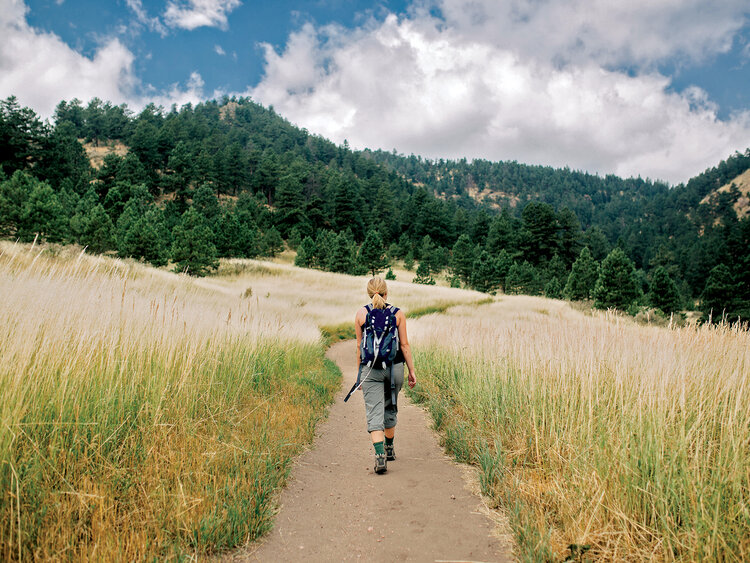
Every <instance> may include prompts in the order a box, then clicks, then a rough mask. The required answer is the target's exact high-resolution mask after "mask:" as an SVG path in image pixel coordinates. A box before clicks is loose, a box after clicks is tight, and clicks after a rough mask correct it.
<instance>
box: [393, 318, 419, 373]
mask: <svg viewBox="0 0 750 563" xmlns="http://www.w3.org/2000/svg"><path fill="white" fill-rule="evenodd" d="M396 326H398V341H399V346H400V347H401V352H402V353H403V354H404V360H405V361H406V367H407V368H409V387H414V385H415V384H416V383H417V372H416V371H414V360H413V359H412V356H411V346H410V345H409V337H408V336H407V334H406V315H404V312H403V311H399V312H398V313H396Z"/></svg>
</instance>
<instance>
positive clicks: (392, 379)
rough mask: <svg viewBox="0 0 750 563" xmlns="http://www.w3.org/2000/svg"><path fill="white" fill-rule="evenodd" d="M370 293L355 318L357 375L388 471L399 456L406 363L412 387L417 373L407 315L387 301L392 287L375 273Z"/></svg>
mask: <svg viewBox="0 0 750 563" xmlns="http://www.w3.org/2000/svg"><path fill="white" fill-rule="evenodd" d="M367 295H368V296H369V297H370V299H371V300H372V302H371V303H370V304H368V305H365V306H364V307H362V308H360V309H359V310H358V311H357V315H356V317H355V319H354V329H355V331H356V334H357V363H358V364H359V374H358V375H357V379H358V380H359V381H361V385H362V393H363V395H364V399H365V410H366V412H367V431H368V432H369V433H370V437H371V438H372V444H373V447H374V448H375V473H385V472H386V471H387V469H388V464H387V461H394V460H395V459H396V451H395V448H394V444H393V441H394V438H395V436H396V419H397V413H398V406H397V399H398V393H399V391H400V390H401V386H402V385H403V383H404V363H406V367H407V368H408V369H409V377H408V384H409V387H414V385H415V383H416V382H417V377H416V373H415V371H414V362H413V360H412V356H411V348H410V347H409V339H408V337H407V334H406V315H404V313H403V311H401V310H400V309H398V308H397V307H394V306H393V305H389V304H388V303H386V299H387V298H388V287H387V286H386V283H385V281H384V280H383V279H382V278H380V277H374V278H372V279H371V280H370V281H369V282H368V283H367ZM394 324H395V327H394V326H393V325H394ZM391 335H392V336H393V338H392V337H391ZM394 348H395V349H394Z"/></svg>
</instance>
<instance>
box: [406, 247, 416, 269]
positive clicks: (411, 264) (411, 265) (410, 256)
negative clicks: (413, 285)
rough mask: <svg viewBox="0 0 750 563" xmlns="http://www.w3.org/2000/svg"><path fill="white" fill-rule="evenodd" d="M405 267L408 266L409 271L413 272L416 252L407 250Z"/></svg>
mask: <svg viewBox="0 0 750 563" xmlns="http://www.w3.org/2000/svg"><path fill="white" fill-rule="evenodd" d="M404 268H406V270H407V271H408V272H411V271H412V270H413V269H414V253H413V252H412V251H411V250H410V251H409V252H407V253H406V256H405V257H404Z"/></svg>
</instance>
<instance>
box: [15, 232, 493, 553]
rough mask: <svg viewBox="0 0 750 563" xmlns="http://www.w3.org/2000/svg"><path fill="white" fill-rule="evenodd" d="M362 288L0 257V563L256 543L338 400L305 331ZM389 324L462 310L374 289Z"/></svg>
mask: <svg viewBox="0 0 750 563" xmlns="http://www.w3.org/2000/svg"><path fill="white" fill-rule="evenodd" d="M364 285H365V279H364V278H356V277H352V276H344V275H338V274H326V273H320V272H315V271H311V270H303V269H299V268H294V267H292V266H289V265H285V264H272V263H267V262H258V261H248V260H233V261H227V262H225V263H223V264H222V266H221V271H220V275H218V276H214V277H211V278H207V279H193V278H189V277H186V276H178V275H175V274H172V273H169V272H166V271H164V270H159V269H154V268H150V267H147V266H144V265H141V264H139V263H135V262H132V261H120V260H114V259H111V258H106V257H92V256H88V255H86V254H84V253H83V252H82V251H81V249H80V248H79V247H73V246H70V247H60V246H45V247H42V248H40V247H38V246H30V245H14V244H11V243H8V242H0V294H2V295H3V299H2V301H0V342H2V343H3V344H2V347H0V388H2V389H3V401H2V403H1V404H0V490H2V496H0V513H2V514H3V518H2V526H0V554H1V556H2V558H3V559H4V560H20V559H24V560H28V559H103V560H142V559H152V558H154V559H164V558H180V557H182V556H184V555H185V554H207V553H213V552H216V551H220V550H223V549H226V548H230V547H233V546H237V545H241V544H243V543H244V542H246V541H247V540H253V539H255V538H257V537H259V536H260V535H262V534H263V533H265V532H266V531H267V530H268V529H269V528H270V526H271V522H272V516H273V513H274V507H275V504H274V499H275V495H276V493H277V492H278V490H279V488H280V487H281V486H283V483H284V480H285V478H286V476H287V472H288V468H289V463H290V460H291V459H292V458H293V456H294V455H295V454H296V453H297V452H299V450H300V448H301V447H302V445H303V444H305V443H306V442H308V441H309V440H310V439H311V438H312V436H313V429H314V426H315V423H316V421H317V420H318V419H319V418H320V417H321V415H322V414H323V411H324V407H325V405H326V404H327V403H328V402H329V401H330V400H331V397H332V394H333V392H334V391H335V389H336V388H337V387H338V382H339V375H338V373H337V370H336V368H335V367H334V366H333V365H332V364H330V363H328V362H326V361H324V358H323V351H324V348H323V345H322V341H321V335H320V331H319V329H318V326H320V325H334V326H336V325H341V324H342V323H346V325H347V326H349V327H350V326H351V322H352V319H353V315H354V312H355V310H356V308H357V307H358V306H359V305H361V304H362V303H363V302H364V301H365V299H364V297H365V296H364ZM391 291H392V294H393V296H394V298H397V299H398V301H399V304H400V305H402V306H404V307H406V308H407V309H414V310H417V309H420V308H422V309H424V308H425V307H437V308H440V307H444V306H445V305H446V304H448V303H456V302H458V303H470V302H473V301H476V300H477V295H479V294H477V293H475V292H469V291H460V290H458V291H457V290H450V289H448V288H441V289H435V288H427V287H424V286H415V285H413V284H409V283H399V282H392V285H391Z"/></svg>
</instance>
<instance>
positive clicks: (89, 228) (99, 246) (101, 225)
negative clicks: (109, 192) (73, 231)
mask: <svg viewBox="0 0 750 563" xmlns="http://www.w3.org/2000/svg"><path fill="white" fill-rule="evenodd" d="M82 223H83V224H82V229H81V232H80V235H79V236H78V242H79V243H80V244H82V245H84V246H87V247H88V249H89V251H90V252H94V253H97V254H100V253H102V252H105V251H107V250H109V249H111V248H113V247H114V245H115V237H114V231H115V226H114V224H113V223H112V219H110V218H109V215H107V212H106V211H104V207H102V205H101V204H100V203H98V204H96V206H94V207H92V208H91V209H90V210H89V212H88V213H87V214H86V215H85V216H84V219H83V222H82Z"/></svg>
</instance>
